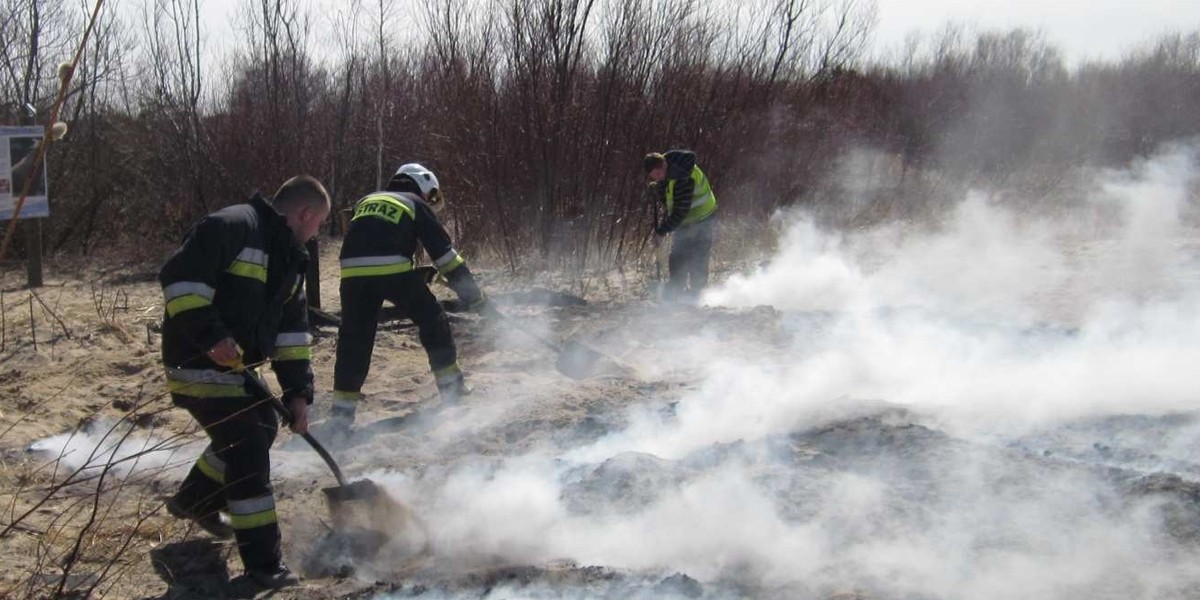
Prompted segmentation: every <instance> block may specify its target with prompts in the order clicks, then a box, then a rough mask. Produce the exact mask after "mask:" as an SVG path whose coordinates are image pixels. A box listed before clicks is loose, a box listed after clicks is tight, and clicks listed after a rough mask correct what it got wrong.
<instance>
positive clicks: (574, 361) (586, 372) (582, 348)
mask: <svg viewBox="0 0 1200 600" xmlns="http://www.w3.org/2000/svg"><path fill="white" fill-rule="evenodd" d="M488 312H489V315H490V316H491V317H493V318H495V319H496V320H497V321H499V322H502V323H511V321H509V319H508V317H505V316H504V314H503V313H501V312H500V311H498V310H496V309H495V308H494V307H493V308H491V310H489V311H488ZM514 329H517V330H518V331H521V332H522V333H524V334H525V335H527V336H529V337H530V338H532V339H534V340H535V341H537V342H538V343H540V344H541V345H543V346H545V347H547V348H549V349H550V350H551V351H552V352H554V353H555V354H557V355H558V358H557V359H556V360H555V361H554V368H555V369H558V372H559V373H562V374H563V375H566V376H567V377H570V378H571V379H587V378H588V377H591V376H592V375H593V374H595V372H596V365H597V363H599V362H600V361H602V360H607V361H609V362H612V363H613V364H615V365H617V366H620V367H622V368H624V369H628V370H630V371H633V372H634V373H636V372H637V369H635V368H634V367H633V366H632V365H629V364H626V363H625V362H624V361H622V360H620V359H618V358H617V357H615V356H611V355H609V354H606V353H604V352H601V351H600V350H597V349H595V348H593V347H591V346H589V345H587V344H585V343H583V342H580V341H578V340H567V341H566V342H565V343H563V344H556V343H555V342H553V341H551V340H549V339H546V338H545V337H542V336H541V335H538V334H537V333H535V332H533V331H530V330H529V329H526V328H524V327H516V326H514Z"/></svg>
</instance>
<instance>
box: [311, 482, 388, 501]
mask: <svg viewBox="0 0 1200 600" xmlns="http://www.w3.org/2000/svg"><path fill="white" fill-rule="evenodd" d="M321 492H322V493H324V494H325V499H326V500H328V501H329V504H330V506H333V505H337V504H341V503H344V502H353V501H355V500H371V499H373V498H375V497H377V496H379V494H380V493H381V492H380V489H379V486H378V485H376V484H375V482H374V481H371V480H370V479H360V480H358V481H351V482H350V483H347V484H346V485H338V486H334V487H328V488H323V489H322V490H321Z"/></svg>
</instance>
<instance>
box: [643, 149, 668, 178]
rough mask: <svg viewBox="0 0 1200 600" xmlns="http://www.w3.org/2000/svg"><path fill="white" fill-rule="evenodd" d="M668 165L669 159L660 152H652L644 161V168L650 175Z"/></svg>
mask: <svg viewBox="0 0 1200 600" xmlns="http://www.w3.org/2000/svg"><path fill="white" fill-rule="evenodd" d="M666 164H667V158H666V157H665V156H663V155H662V154H659V153H658V152H651V153H650V154H647V155H646V157H645V158H643V159H642V167H643V168H644V169H646V172H647V173H649V172H650V171H653V170H655V169H657V168H659V167H661V166H663V165H666Z"/></svg>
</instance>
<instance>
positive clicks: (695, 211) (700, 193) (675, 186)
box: [654, 150, 717, 235]
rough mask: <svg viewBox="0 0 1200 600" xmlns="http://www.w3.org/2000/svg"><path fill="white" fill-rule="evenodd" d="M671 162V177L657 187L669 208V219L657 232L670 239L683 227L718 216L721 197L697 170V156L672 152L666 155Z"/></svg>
mask: <svg viewBox="0 0 1200 600" xmlns="http://www.w3.org/2000/svg"><path fill="white" fill-rule="evenodd" d="M663 158H665V159H666V161H667V176H666V178H665V179H663V180H662V181H660V182H658V183H657V184H655V193H656V194H657V195H658V199H659V201H660V202H661V203H662V204H663V206H664V207H666V210H667V217H666V219H664V220H663V222H662V223H660V224H659V225H658V228H657V229H655V230H654V232H655V233H657V234H659V235H666V234H668V233H671V232H672V231H675V230H676V229H679V227H680V226H682V225H691V224H693V223H699V222H700V221H703V220H705V219H707V218H709V217H711V216H712V215H713V213H715V212H717V197H716V196H715V195H714V194H713V192H712V187H711V186H710V185H709V183H708V177H705V175H704V172H703V171H701V170H700V167H698V166H696V154H695V153H694V152H690V151H688V150H671V151H669V152H667V153H666V154H663Z"/></svg>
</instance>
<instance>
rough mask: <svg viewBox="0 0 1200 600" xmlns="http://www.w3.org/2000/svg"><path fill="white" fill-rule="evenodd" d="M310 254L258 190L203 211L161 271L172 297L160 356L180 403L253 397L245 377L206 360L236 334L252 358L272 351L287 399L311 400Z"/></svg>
mask: <svg viewBox="0 0 1200 600" xmlns="http://www.w3.org/2000/svg"><path fill="white" fill-rule="evenodd" d="M307 262H308V254H307V253H306V252H305V251H304V248H302V247H301V246H299V245H298V243H297V242H296V239H295V237H294V236H293V235H292V231H291V229H290V228H289V227H288V225H287V221H286V219H284V217H283V216H282V215H280V214H279V213H278V212H276V211H275V209H274V208H273V207H272V206H271V205H270V204H268V203H267V201H266V200H265V199H264V198H263V197H262V196H260V195H255V196H254V197H253V198H251V199H250V201H249V202H247V203H244V204H237V205H234V206H230V207H227V208H224V209H221V210H219V211H217V212H215V213H212V214H210V215H208V216H207V217H205V218H204V219H201V220H200V222H198V223H197V224H196V225H195V226H193V227H192V230H191V231H190V232H189V233H188V235H187V237H186V238H185V239H184V242H183V245H182V246H180V247H179V249H178V250H176V251H175V254H174V255H172V256H171V258H170V259H169V260H167V263H166V264H165V265H163V268H162V270H161V271H160V272H159V275H158V279H159V283H161V284H162V288H163V296H164V299H165V301H166V316H165V317H164V318H163V330H162V337H163V339H162V357H163V363H164V365H165V366H166V368H167V383H168V386H169V388H170V390H171V392H172V394H173V397H174V399H175V402H176V403H177V404H180V405H184V406H187V405H189V404H194V405H197V406H201V407H203V406H206V405H207V406H212V405H213V404H214V403H219V402H226V403H228V402H237V401H241V402H247V401H248V399H247V396H248V394H247V393H246V391H245V389H244V386H243V378H242V377H241V376H240V375H238V374H237V373H232V372H229V371H228V369H225V368H224V367H221V366H220V365H217V364H216V363H214V362H212V361H211V360H209V358H208V356H207V351H208V349H209V348H212V347H213V345H215V344H216V343H217V342H219V341H221V340H222V339H225V338H226V337H232V338H233V339H234V340H235V341H236V342H237V343H238V346H240V347H241V348H242V351H243V353H244V354H243V361H244V362H245V363H246V364H248V365H253V364H256V363H260V362H262V361H264V360H268V359H269V360H270V361H271V366H272V369H273V370H274V371H275V374H276V377H277V378H278V380H279V385H280V387H282V388H283V390H284V397H285V398H292V397H296V396H301V397H304V398H306V399H307V400H308V401H309V402H310V403H311V402H312V396H313V376H312V369H311V366H310V364H309V362H310V359H311V358H312V350H311V348H310V345H311V343H312V336H311V335H310V334H309V332H308V314H307V313H308V308H307V304H306V302H305V297H304V289H303V283H304V270H305V265H306V264H307Z"/></svg>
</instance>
